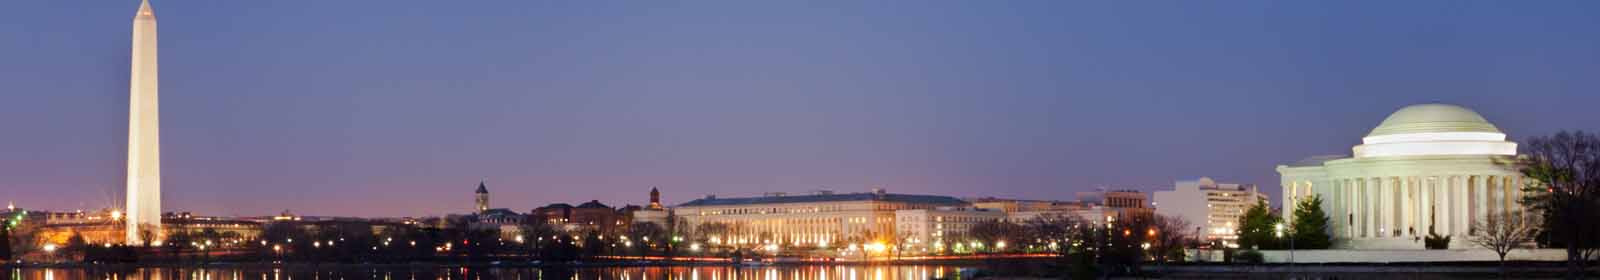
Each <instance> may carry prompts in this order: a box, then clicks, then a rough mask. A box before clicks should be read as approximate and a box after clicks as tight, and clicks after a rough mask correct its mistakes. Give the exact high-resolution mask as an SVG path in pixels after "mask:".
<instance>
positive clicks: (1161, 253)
mask: <svg viewBox="0 0 1600 280" xmlns="http://www.w3.org/2000/svg"><path fill="white" fill-rule="evenodd" d="M1188 228H1189V222H1188V221H1185V220H1184V219H1183V218H1181V217H1173V216H1166V215H1155V216H1152V217H1151V219H1150V228H1148V229H1145V238H1146V239H1147V240H1149V242H1150V251H1149V252H1150V254H1151V257H1153V258H1154V259H1155V260H1156V263H1158V264H1164V263H1166V262H1167V261H1169V260H1168V258H1169V257H1177V259H1178V261H1182V260H1183V245H1184V244H1185V243H1187V242H1188V241H1189V239H1190V238H1192V236H1189V234H1188V233H1187V232H1185V230H1187V229H1188Z"/></svg>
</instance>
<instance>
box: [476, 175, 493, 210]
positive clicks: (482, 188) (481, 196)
mask: <svg viewBox="0 0 1600 280" xmlns="http://www.w3.org/2000/svg"><path fill="white" fill-rule="evenodd" d="M474 193H475V194H476V195H475V197H474V198H475V199H473V200H474V202H476V203H475V205H476V206H477V207H473V212H480V213H481V212H485V211H489V187H488V186H486V185H485V184H484V182H483V181H478V191H476V192H474Z"/></svg>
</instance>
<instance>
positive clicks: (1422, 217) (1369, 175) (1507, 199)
mask: <svg viewBox="0 0 1600 280" xmlns="http://www.w3.org/2000/svg"><path fill="white" fill-rule="evenodd" d="M1361 142H1362V143H1361V144H1360V145H1356V146H1355V147H1354V148H1352V151H1353V154H1354V156H1351V157H1329V156H1322V157H1314V158H1311V159H1309V160H1303V161H1300V162H1296V163H1293V164H1287V165H1280V166H1278V168H1277V170H1278V173H1279V174H1280V175H1281V176H1282V182H1281V183H1282V187H1283V198H1282V200H1281V203H1282V205H1283V209H1284V210H1283V212H1284V213H1293V212H1294V207H1295V205H1296V204H1295V203H1296V202H1298V201H1299V200H1300V199H1305V198H1306V197H1309V196H1311V195H1320V196H1321V197H1322V205H1321V207H1322V209H1323V211H1325V212H1327V213H1328V214H1329V216H1331V218H1332V222H1331V224H1330V228H1329V231H1330V232H1331V234H1332V235H1333V236H1334V238H1337V239H1344V240H1348V241H1349V242H1345V244H1344V245H1343V246H1346V247H1349V248H1356V249H1423V243H1422V242H1418V241H1417V240H1419V239H1420V238H1422V237H1423V236H1426V235H1428V232H1429V230H1432V231H1434V232H1436V233H1438V234H1439V235H1441V236H1442V235H1453V236H1455V238H1452V239H1451V241H1452V242H1453V243H1455V244H1452V245H1451V246H1450V247H1452V248H1457V247H1459V246H1466V243H1465V240H1467V238H1465V236H1467V235H1471V234H1474V233H1475V231H1474V230H1472V229H1471V227H1470V225H1471V224H1473V223H1476V222H1479V221H1482V220H1484V217H1487V216H1488V215H1498V214H1500V213H1505V212H1506V211H1507V210H1519V209H1521V205H1520V204H1519V203H1517V201H1518V199H1520V198H1521V197H1522V196H1523V194H1522V191H1521V186H1522V185H1523V184H1524V183H1525V180H1524V178H1523V177H1522V176H1521V174H1520V173H1519V172H1518V171H1517V168H1516V167H1515V158H1516V156H1517V144H1516V143H1513V142H1510V141H1506V135H1505V134H1504V133H1502V132H1501V131H1500V129H1499V128H1497V127H1495V126H1494V125H1493V124H1490V123H1489V122H1488V121H1487V120H1485V119H1484V118H1483V116H1480V115H1478V113H1477V112H1473V111H1472V110H1470V109H1467V108H1463V107H1460V106H1455V105H1445V104H1422V105H1413V106H1407V107H1405V108H1401V109H1400V110H1399V111H1395V112H1394V114H1391V115H1389V117H1388V118H1387V119H1384V120H1383V123H1381V124H1379V125H1378V127H1377V128H1374V129H1373V130H1372V132H1371V133H1369V134H1367V136H1366V137H1364V138H1362V139H1361ZM1285 218H1288V219H1292V218H1293V217H1292V215H1285Z"/></svg>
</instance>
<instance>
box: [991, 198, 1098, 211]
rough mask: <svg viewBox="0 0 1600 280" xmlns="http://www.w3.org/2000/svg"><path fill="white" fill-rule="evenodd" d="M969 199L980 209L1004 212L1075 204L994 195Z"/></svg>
mask: <svg viewBox="0 0 1600 280" xmlns="http://www.w3.org/2000/svg"><path fill="white" fill-rule="evenodd" d="M969 201H971V202H972V207H976V208H982V209H991V210H996V211H1001V212H1006V213H1011V212H1025V211H1045V210H1052V209H1060V207H1063V206H1064V205H1065V204H1076V203H1075V202H1067V201H1054V200H1025V199H1001V198H994V197H985V198H976V199H970V200H969Z"/></svg>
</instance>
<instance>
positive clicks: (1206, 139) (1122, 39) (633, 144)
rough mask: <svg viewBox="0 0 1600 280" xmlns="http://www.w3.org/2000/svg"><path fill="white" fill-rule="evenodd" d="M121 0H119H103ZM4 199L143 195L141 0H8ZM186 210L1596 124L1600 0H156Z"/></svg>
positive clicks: (962, 178) (1075, 165) (1256, 154)
mask: <svg viewBox="0 0 1600 280" xmlns="http://www.w3.org/2000/svg"><path fill="white" fill-rule="evenodd" d="M90 2H93V3H90ZM5 5H6V6H7V8H6V10H7V11H8V12H6V16H4V17H0V53H3V54H4V55H0V85H4V86H3V87H0V132H4V133H3V134H0V200H8V201H17V202H18V203H19V204H20V205H21V206H24V207H30V208H48V209H72V208H95V207H99V206H102V205H107V204H108V202H109V201H111V200H112V199H115V198H118V197H120V194H119V193H118V192H119V191H120V189H121V187H122V184H123V183H122V182H123V162H124V158H125V156H126V155H125V152H124V151H125V147H124V145H125V143H126V142H125V139H124V137H126V133H127V132H126V122H127V121H126V114H127V99H128V97H127V94H128V93H127V84H128V82H127V78H128V61H127V60H128V46H129V42H128V38H129V31H130V29H131V27H130V19H131V18H132V16H133V12H134V9H135V7H136V6H137V1H134V0H127V1H7V3H6V4H5ZM154 5H155V6H156V13H157V15H158V17H159V18H160V23H161V27H160V28H161V43H160V44H161V48H162V49H161V56H162V57H161V58H162V61H161V64H162V65H161V66H162V69H161V70H162V73H161V77H162V79H163V80H162V92H161V95H162V96H161V99H162V109H163V111H162V118H163V122H162V126H163V127H162V133H163V135H162V137H163V147H162V148H163V152H164V153H163V158H164V162H163V169H164V171H165V177H164V186H163V187H164V188H165V190H166V194H165V206H166V207H167V209H169V210H174V209H178V210H189V211H197V212H202V213H205V214H219V215H265V214H272V213H276V212H278V211H281V210H283V209H293V210H294V211H295V212H297V213H302V214H314V215H361V216H406V215H434V214H440V213H445V212H464V211H467V210H468V209H469V208H470V205H471V202H472V199H471V192H472V190H473V186H474V185H475V184H476V183H477V181H478V179H479V178H488V179H489V186H490V190H491V191H493V192H494V194H495V196H494V203H495V206H497V207H510V208H513V209H516V210H518V211H526V210H527V209H531V208H533V207H536V206H539V205H543V204H546V203H550V202H574V201H587V200H589V199H601V200H603V201H606V202H608V203H610V204H613V205H621V204H626V203H632V204H640V203H643V202H644V200H645V197H646V196H645V192H646V191H647V190H648V189H649V188H650V187H652V186H659V187H661V188H662V190H663V191H664V192H665V197H666V200H667V201H668V202H670V203H678V202H683V201H687V200H690V199H693V198H696V197H700V196H702V195H704V194H708V193H716V194H722V195H739V194H758V193H761V192H770V191H790V192H799V191H805V190H814V189H819V188H827V189H833V190H837V191H863V190H866V189H867V188H870V187H871V186H874V185H882V186H886V187H887V188H889V190H890V191H893V192H909V193H933V194H948V195H956V196H977V195H985V196H1001V197H1022V198H1034V199H1070V198H1072V194H1073V193H1074V192H1077V191H1086V190H1092V189H1094V188H1095V187H1096V186H1114V187H1118V188H1124V187H1126V188H1137V189H1143V190H1154V189H1158V188H1170V186H1171V184H1172V181H1173V180H1177V179H1186V178H1195V177H1199V176H1212V177H1215V178H1218V179H1219V180H1223V181H1228V182H1242V183H1256V184H1260V185H1262V186H1263V187H1264V189H1267V190H1269V192H1271V193H1273V194H1274V196H1276V194H1277V192H1278V186H1277V180H1278V178H1277V175H1276V173H1275V172H1274V171H1273V167H1274V166H1275V165H1276V164H1279V163H1284V162H1290V161H1294V160H1297V159H1300V158H1303V157H1307V156H1312V155H1319V154H1330V153H1348V152H1349V148H1350V146H1351V145H1354V144H1356V143H1357V142H1359V141H1360V137H1361V136H1362V135H1365V133H1366V132H1367V131H1368V130H1369V129H1371V127H1372V126H1374V125H1376V124H1377V123H1378V122H1379V121H1380V120H1382V119H1383V118H1384V117H1385V116H1386V115H1387V114H1388V113H1389V112H1391V111H1393V110H1395V109H1397V108H1399V107H1401V106H1404V105H1407V104H1412V103H1421V102H1432V101H1442V102H1448V103H1456V104H1462V105H1465V106H1468V107H1471V108H1474V109H1476V110H1478V111H1479V112H1480V113H1482V114H1484V115H1485V116H1486V117H1488V118H1489V119H1490V120H1491V121H1493V122H1495V123H1496V124H1497V125H1499V126H1500V127H1501V128H1502V129H1503V130H1505V131H1507V132H1508V133H1509V134H1511V135H1512V137H1514V138H1517V140H1519V141H1520V140H1522V139H1525V138H1526V137H1529V136H1534V135H1543V134H1548V133H1551V132H1553V131H1556V130H1559V129H1583V130H1589V131H1600V113H1596V110H1595V108H1596V105H1597V104H1600V79H1597V78H1596V77H1600V28H1596V27H1597V26H1600V16H1597V15H1600V13H1597V12H1596V11H1600V2H1596V1H1533V2H1515V3H1513V2H1490V1H1481V2H1480V1H1454V0H1450V1H1398V2H1397V1H1337V2H1331V1H1330V2H1310V1H1292V2H1283V1H1267V2H1256V1H1201V2H1191V1H1149V2H1132V3H1130V2H1126V1H1106V2H1090V1H1000V2H996V1H821V2H818V1H686V2H677V1H622V2H611V1H573V2H544V1H522V0H484V1H414V0H389V1H365V0H363V1H198V0H157V2H155V3H154Z"/></svg>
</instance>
